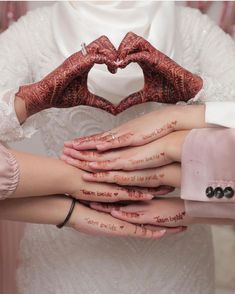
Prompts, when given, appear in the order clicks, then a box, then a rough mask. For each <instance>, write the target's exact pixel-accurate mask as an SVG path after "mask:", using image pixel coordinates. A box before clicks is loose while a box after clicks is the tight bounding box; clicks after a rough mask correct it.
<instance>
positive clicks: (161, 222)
mask: <svg viewBox="0 0 235 294" xmlns="http://www.w3.org/2000/svg"><path fill="white" fill-rule="evenodd" d="M90 206H91V207H92V208H93V209H96V210H98V211H103V212H106V213H107V212H109V213H110V214H111V215H112V216H114V217H117V218H118V219H122V220H124V221H128V222H130V223H135V224H149V225H155V226H161V227H184V226H188V225H190V224H192V223H193V220H194V218H192V217H189V216H187V215H186V213H185V207H184V201H183V200H181V199H178V198H168V199H154V200H151V201H141V202H138V203H135V204H130V205H125V206H121V205H116V206H114V205H112V204H107V205H106V204H102V203H91V204H90Z"/></svg>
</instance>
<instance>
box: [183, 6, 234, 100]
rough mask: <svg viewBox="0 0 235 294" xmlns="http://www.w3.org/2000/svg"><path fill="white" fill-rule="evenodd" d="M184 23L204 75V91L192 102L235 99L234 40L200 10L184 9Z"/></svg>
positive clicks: (186, 33) (201, 72)
mask: <svg viewBox="0 0 235 294" xmlns="http://www.w3.org/2000/svg"><path fill="white" fill-rule="evenodd" d="M183 22H184V24H183V27H184V28H187V29H185V30H184V32H185V38H191V40H192V47H193V48H195V54H196V58H197V59H198V61H199V66H200V73H199V74H200V76H201V77H202V78H203V88H202V90H201V91H200V92H199V93H198V94H197V95H196V96H195V97H194V98H193V99H191V101H190V102H191V103H195V102H206V101H235V43H234V41H233V40H232V38H231V37H230V36H229V35H227V34H225V33H224V32H223V31H222V30H221V29H220V28H219V27H218V26H217V25H216V24H215V23H214V22H213V21H212V20H210V19H209V17H208V16H206V15H203V14H201V13H200V12H199V11H198V10H194V9H190V8H185V18H184V21H183ZM186 22H187V25H186Z"/></svg>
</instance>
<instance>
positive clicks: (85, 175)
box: [82, 173, 93, 180]
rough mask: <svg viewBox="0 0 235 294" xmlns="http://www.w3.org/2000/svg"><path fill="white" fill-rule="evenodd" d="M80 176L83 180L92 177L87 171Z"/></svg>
mask: <svg viewBox="0 0 235 294" xmlns="http://www.w3.org/2000/svg"><path fill="white" fill-rule="evenodd" d="M82 178H83V179H84V180H91V179H93V175H92V174H88V173H84V174H83V175H82Z"/></svg>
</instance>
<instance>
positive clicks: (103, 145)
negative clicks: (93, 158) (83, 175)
mask: <svg viewBox="0 0 235 294" xmlns="http://www.w3.org/2000/svg"><path fill="white" fill-rule="evenodd" d="M108 146H109V145H108V144H99V145H96V146H95V147H96V149H98V150H102V149H105V148H106V147H108Z"/></svg>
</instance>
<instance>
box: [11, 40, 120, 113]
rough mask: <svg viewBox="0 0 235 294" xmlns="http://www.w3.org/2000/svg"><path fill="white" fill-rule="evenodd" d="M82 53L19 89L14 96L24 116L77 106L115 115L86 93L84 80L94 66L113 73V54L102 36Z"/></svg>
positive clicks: (103, 102)
mask: <svg viewBox="0 0 235 294" xmlns="http://www.w3.org/2000/svg"><path fill="white" fill-rule="evenodd" d="M86 50H87V55H85V56H84V55H83V54H82V52H81V51H79V52H77V53H75V54H73V55H72V56H70V57H69V58H68V59H66V60H65V61H64V62H63V64H62V65H60V66H59V67H58V68H57V69H55V70H54V71H53V72H51V73H50V74H48V75H47V76H46V77H45V78H44V79H42V80H41V81H39V82H36V83H34V84H30V85H25V86H22V87H20V89H19V91H18V93H17V94H16V96H18V97H20V98H22V99H23V100H25V103H26V109H27V113H28V115H33V114H35V113H37V112H39V111H41V110H44V109H47V108H51V107H56V108H67V107H73V106H78V105H88V106H93V107H97V108H100V109H103V110H106V111H108V112H110V113H112V114H115V107H114V105H113V104H112V103H110V102H109V101H107V100H105V99H103V98H101V97H99V96H97V95H94V94H92V93H90V92H89V90H88V87H87V78H88V73H89V71H90V70H91V68H92V67H93V65H94V64H95V63H98V64H106V65H107V67H108V69H109V71H110V72H111V73H115V72H116V68H117V66H116V64H115V61H116V60H117V51H116V49H115V48H114V46H113V45H112V44H111V42H110V41H109V39H108V38H107V37H105V36H102V37H100V38H99V39H97V40H95V41H94V42H92V43H91V44H90V45H88V46H87V47H86Z"/></svg>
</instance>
